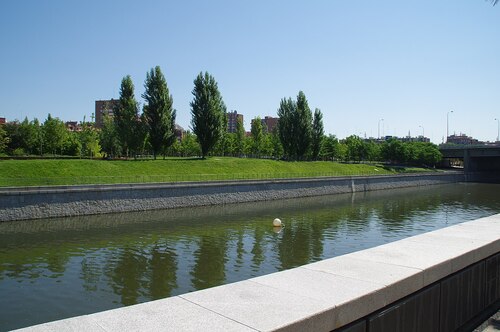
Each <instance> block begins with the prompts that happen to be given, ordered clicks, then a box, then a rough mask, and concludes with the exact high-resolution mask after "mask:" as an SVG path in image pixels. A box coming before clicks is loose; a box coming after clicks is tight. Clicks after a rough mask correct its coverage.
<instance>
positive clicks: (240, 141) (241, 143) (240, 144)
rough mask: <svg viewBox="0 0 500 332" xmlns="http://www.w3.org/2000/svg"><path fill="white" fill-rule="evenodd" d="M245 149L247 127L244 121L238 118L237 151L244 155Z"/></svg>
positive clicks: (239, 154)
mask: <svg viewBox="0 0 500 332" xmlns="http://www.w3.org/2000/svg"><path fill="white" fill-rule="evenodd" d="M244 149H245V128H244V127H243V121H242V120H241V119H240V118H238V119H237V120H236V153H237V154H238V156H240V157H241V156H243V151H244Z"/></svg>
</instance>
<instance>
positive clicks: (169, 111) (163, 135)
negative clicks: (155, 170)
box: [142, 66, 176, 159]
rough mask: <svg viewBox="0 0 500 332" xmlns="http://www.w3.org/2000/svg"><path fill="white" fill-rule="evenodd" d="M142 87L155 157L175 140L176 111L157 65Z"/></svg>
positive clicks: (145, 112)
mask: <svg viewBox="0 0 500 332" xmlns="http://www.w3.org/2000/svg"><path fill="white" fill-rule="evenodd" d="M144 88H145V91H144V93H143V94H142V98H144V100H145V101H146V103H145V104H144V116H145V119H146V123H147V129H148V134H149V142H150V144H151V148H152V150H153V157H154V159H156V156H157V155H158V154H159V153H161V152H164V151H166V149H167V148H168V147H169V146H170V145H172V144H173V143H174V141H175V132H174V131H175V116H176V111H175V110H174V109H173V108H172V104H173V99H172V95H170V92H169V90H168V87H167V81H166V80H165V77H164V76H163V73H162V72H161V69H160V67H159V66H156V67H155V68H154V69H151V71H150V72H149V73H147V75H146V81H145V82H144Z"/></svg>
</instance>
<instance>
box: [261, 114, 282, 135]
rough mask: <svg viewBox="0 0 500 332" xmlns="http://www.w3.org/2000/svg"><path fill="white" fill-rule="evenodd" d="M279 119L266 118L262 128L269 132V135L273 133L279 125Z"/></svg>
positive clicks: (263, 120)
mask: <svg viewBox="0 0 500 332" xmlns="http://www.w3.org/2000/svg"><path fill="white" fill-rule="evenodd" d="M278 119H279V118H273V117H272V116H266V117H264V119H262V127H264V128H265V129H264V130H267V132H268V133H272V132H273V131H274V128H276V126H277V125H278Z"/></svg>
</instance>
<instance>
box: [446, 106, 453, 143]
mask: <svg viewBox="0 0 500 332" xmlns="http://www.w3.org/2000/svg"><path fill="white" fill-rule="evenodd" d="M450 113H453V111H449V112H447V113H446V143H448V137H449V136H450V134H449V129H450V121H449V117H450V116H449V115H450Z"/></svg>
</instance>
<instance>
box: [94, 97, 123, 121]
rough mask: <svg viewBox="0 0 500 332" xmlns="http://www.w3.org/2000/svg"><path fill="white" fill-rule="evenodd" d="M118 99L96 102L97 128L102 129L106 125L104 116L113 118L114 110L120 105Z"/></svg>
mask: <svg viewBox="0 0 500 332" xmlns="http://www.w3.org/2000/svg"><path fill="white" fill-rule="evenodd" d="M118 102H119V100H118V99H110V100H96V101H95V113H94V114H95V127H96V128H102V127H103V125H104V116H105V115H108V116H111V117H113V108H114V107H115V106H117V105H118Z"/></svg>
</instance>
